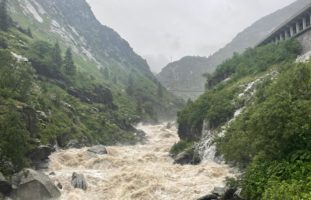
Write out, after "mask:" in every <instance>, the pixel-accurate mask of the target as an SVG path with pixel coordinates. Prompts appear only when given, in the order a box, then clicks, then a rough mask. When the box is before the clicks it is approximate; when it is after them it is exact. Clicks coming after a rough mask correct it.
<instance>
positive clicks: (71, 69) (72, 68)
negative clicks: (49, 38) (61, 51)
mask: <svg viewBox="0 0 311 200" xmlns="http://www.w3.org/2000/svg"><path fill="white" fill-rule="evenodd" d="M64 68H65V72H66V74H67V75H69V76H74V75H75V74H76V71H77V67H76V65H75V64H74V62H73V57H72V52H71V48H68V49H67V51H66V55H65V58H64Z"/></svg>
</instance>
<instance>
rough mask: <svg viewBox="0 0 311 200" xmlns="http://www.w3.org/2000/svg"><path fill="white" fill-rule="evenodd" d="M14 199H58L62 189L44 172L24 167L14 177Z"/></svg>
mask: <svg viewBox="0 0 311 200" xmlns="http://www.w3.org/2000/svg"><path fill="white" fill-rule="evenodd" d="M12 183H13V192H12V197H13V199H22V200H34V199H44V200H48V199H57V198H59V197H60V196H61V193H60V191H59V190H58V189H57V187H56V186H55V185H54V184H53V182H52V181H51V180H50V179H49V177H48V176H47V175H45V174H43V173H40V172H37V171H35V170H32V169H24V170H22V171H21V172H19V173H18V174H15V175H14V176H13V177H12Z"/></svg>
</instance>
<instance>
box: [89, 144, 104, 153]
mask: <svg viewBox="0 0 311 200" xmlns="http://www.w3.org/2000/svg"><path fill="white" fill-rule="evenodd" d="M87 151H88V152H90V153H93V154H97V155H104V154H107V153H108V152H107V149H106V147H105V146H104V145H96V146H93V147H91V148H89V149H88V150H87Z"/></svg>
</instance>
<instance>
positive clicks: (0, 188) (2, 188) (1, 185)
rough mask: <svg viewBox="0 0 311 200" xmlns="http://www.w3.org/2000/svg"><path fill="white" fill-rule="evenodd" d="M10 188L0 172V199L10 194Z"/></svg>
mask: <svg viewBox="0 0 311 200" xmlns="http://www.w3.org/2000/svg"><path fill="white" fill-rule="evenodd" d="M11 191H12V186H11V184H10V182H9V181H7V180H6V178H5V177H4V176H3V174H2V173H1V172H0V197H1V194H2V196H7V195H9V194H10V193H11Z"/></svg>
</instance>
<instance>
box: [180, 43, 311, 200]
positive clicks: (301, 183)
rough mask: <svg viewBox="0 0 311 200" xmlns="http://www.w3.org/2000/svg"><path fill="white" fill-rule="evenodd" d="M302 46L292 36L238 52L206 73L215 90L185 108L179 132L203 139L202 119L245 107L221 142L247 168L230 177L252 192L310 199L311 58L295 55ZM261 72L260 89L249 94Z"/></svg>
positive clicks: (213, 120)
mask: <svg viewBox="0 0 311 200" xmlns="http://www.w3.org/2000/svg"><path fill="white" fill-rule="evenodd" d="M300 50H301V47H300V45H299V43H298V42H296V41H294V40H288V41H285V42H282V43H278V44H270V45H267V46H262V47H258V48H255V49H248V50H247V51H246V52H245V53H244V54H242V55H238V54H235V55H234V56H233V58H232V59H229V60H227V61H226V62H224V63H223V64H222V65H220V66H219V67H218V68H217V70H216V72H215V73H214V74H211V75H210V74H207V75H206V77H207V79H208V82H207V86H208V89H209V90H208V91H207V92H206V93H205V94H203V95H202V96H201V97H200V98H199V99H198V100H196V101H195V102H189V103H188V104H187V106H186V108H185V109H184V110H183V111H182V112H180V113H179V115H178V123H179V127H178V128H179V129H178V131H179V132H178V133H179V136H180V137H181V138H183V139H184V140H186V139H189V138H190V139H198V138H199V137H200V136H201V135H200V133H201V130H202V124H203V120H205V121H206V122H208V123H207V124H206V125H208V126H209V128H210V129H213V130H215V129H216V130H219V128H220V127H221V126H223V125H224V123H226V122H228V121H229V120H230V119H231V118H232V117H233V113H234V111H235V110H237V109H238V108H241V107H244V109H243V112H242V113H241V114H240V115H239V116H237V117H236V118H235V120H233V121H231V122H230V124H229V126H228V127H227V128H226V131H225V133H224V135H223V136H219V138H217V139H216V145H217V151H218V152H217V153H218V154H221V155H223V156H224V158H225V160H226V161H227V162H229V163H231V164H235V165H236V166H239V167H240V168H241V169H242V170H243V171H244V172H245V173H244V174H243V176H242V179H241V180H239V181H237V182H236V181H229V183H228V184H229V185H230V184H233V185H238V186H241V187H242V189H243V190H242V195H243V196H244V197H246V199H252V200H257V199H258V200H259V199H267V200H268V199H276V200H278V199H280V200H283V199H289V200H292V199H293V200H295V199H297V200H298V199H310V185H311V178H310V176H311V166H310V163H311V162H310V161H311V160H310V159H311V154H310V150H311V135H310V133H311V63H306V64H296V63H294V62H293V61H294V60H295V59H296V56H297V54H298V53H299V52H300ZM276 76H277V77H276ZM263 77H265V78H263ZM271 77H273V78H271ZM225 79H226V80H225ZM224 80H225V81H224ZM255 80H256V82H257V83H256V85H255V86H254V87H255V89H256V90H255V91H256V92H255V93H253V92H250V94H247V95H245V85H248V83H251V82H254V81H255ZM241 92H243V94H244V96H243V98H242V97H241V96H240V95H239V94H240V93H241ZM251 93H252V94H251ZM249 98H250V99H249Z"/></svg>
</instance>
